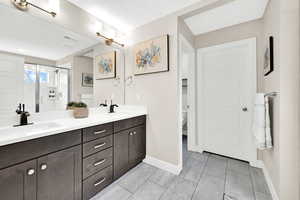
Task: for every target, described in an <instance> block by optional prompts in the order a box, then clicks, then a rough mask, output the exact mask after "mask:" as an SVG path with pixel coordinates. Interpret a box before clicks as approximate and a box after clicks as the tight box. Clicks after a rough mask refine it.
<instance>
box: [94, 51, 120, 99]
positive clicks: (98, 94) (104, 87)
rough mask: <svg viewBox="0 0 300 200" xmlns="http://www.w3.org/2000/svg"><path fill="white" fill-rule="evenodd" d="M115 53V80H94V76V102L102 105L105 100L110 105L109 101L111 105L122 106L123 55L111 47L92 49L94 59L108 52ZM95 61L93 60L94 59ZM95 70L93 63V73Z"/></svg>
mask: <svg viewBox="0 0 300 200" xmlns="http://www.w3.org/2000/svg"><path fill="white" fill-rule="evenodd" d="M112 51H116V56H117V58H116V78H119V80H116V79H115V78H111V79H103V80H96V79H95V78H96V77H95V76H94V95H95V100H96V102H97V103H98V104H99V103H104V101H105V100H107V101H108V103H110V100H113V103H116V104H124V103H125V102H124V96H125V94H124V73H125V65H124V53H123V52H122V51H121V50H119V49H117V48H113V47H109V46H106V45H98V46H96V47H95V48H94V57H96V56H98V55H101V54H105V53H108V52H112ZM94 61H95V59H94ZM95 70H96V64H95V63H94V73H95Z"/></svg>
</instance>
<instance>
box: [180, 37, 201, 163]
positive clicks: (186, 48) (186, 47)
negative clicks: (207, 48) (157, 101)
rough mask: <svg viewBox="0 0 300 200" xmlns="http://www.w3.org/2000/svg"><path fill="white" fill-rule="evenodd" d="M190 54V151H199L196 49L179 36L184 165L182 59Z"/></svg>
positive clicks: (188, 135) (188, 131)
mask: <svg viewBox="0 0 300 200" xmlns="http://www.w3.org/2000/svg"><path fill="white" fill-rule="evenodd" d="M186 53H188V56H189V58H190V59H189V60H190V61H191V62H190V67H189V70H188V92H187V98H188V109H187V110H188V122H187V123H188V130H187V137H188V140H187V142H188V150H189V151H198V150H197V148H196V146H197V145H196V136H197V135H196V130H197V129H196V110H197V109H196V49H195V48H194V47H193V46H192V45H191V44H190V42H188V40H187V39H186V38H185V37H184V36H183V35H182V34H179V70H178V74H179V76H178V79H179V80H178V87H179V98H180V99H179V102H180V104H179V105H180V106H179V123H180V124H179V144H180V163H181V164H182V117H183V116H182V74H181V71H182V65H183V63H182V61H183V59H182V57H183V55H184V54H186Z"/></svg>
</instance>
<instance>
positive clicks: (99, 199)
mask: <svg viewBox="0 0 300 200" xmlns="http://www.w3.org/2000/svg"><path fill="white" fill-rule="evenodd" d="M131 195H132V194H131V193H130V192H128V191H127V190H125V189H124V188H122V187H120V186H118V185H113V186H112V187H107V188H106V189H105V190H103V191H102V192H100V193H99V194H97V195H96V196H94V197H93V198H92V199H91V200H127V199H128V198H129V197H130V196H131Z"/></svg>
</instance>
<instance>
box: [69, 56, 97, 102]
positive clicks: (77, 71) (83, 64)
mask: <svg viewBox="0 0 300 200" xmlns="http://www.w3.org/2000/svg"><path fill="white" fill-rule="evenodd" d="M82 73H90V74H93V59H92V58H88V57H82V56H75V57H74V58H73V65H72V93H71V99H72V100H74V101H80V99H81V95H82V94H93V88H92V87H83V86H82Z"/></svg>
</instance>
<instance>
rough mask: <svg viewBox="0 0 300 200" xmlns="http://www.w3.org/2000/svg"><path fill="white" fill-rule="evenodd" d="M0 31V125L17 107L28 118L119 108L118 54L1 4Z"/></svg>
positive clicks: (120, 66) (121, 62) (121, 58)
mask: <svg viewBox="0 0 300 200" xmlns="http://www.w3.org/2000/svg"><path fill="white" fill-rule="evenodd" d="M0 27H1V31H0V96H1V98H0V125H6V124H7V123H8V122H7V120H10V118H9V116H11V117H16V113H15V110H16V108H17V106H18V105H19V103H22V104H25V105H26V110H27V111H29V112H30V113H42V112H47V111H60V110H65V109H66V105H67V103H68V102H70V101H82V102H84V103H86V104H88V106H89V107H97V106H99V104H100V103H104V102H105V101H107V102H108V103H110V101H111V100H112V101H113V102H114V103H117V104H124V68H125V67H124V53H123V50H122V49H121V48H118V47H115V46H107V45H105V44H104V43H103V42H101V40H97V38H90V37H87V36H85V35H80V34H78V33H75V32H72V31H70V30H68V29H65V28H64V27H61V26H59V25H58V24H55V23H51V22H49V21H47V20H45V19H42V18H39V17H36V16H33V15H31V14H29V13H26V12H21V11H19V10H17V9H14V8H12V7H9V6H7V5H5V4H1V3H0Z"/></svg>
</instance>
